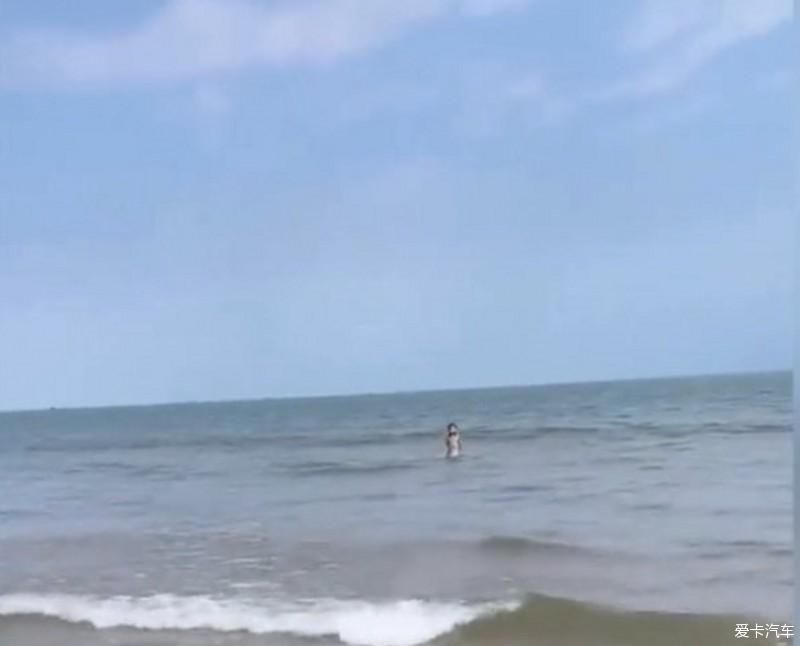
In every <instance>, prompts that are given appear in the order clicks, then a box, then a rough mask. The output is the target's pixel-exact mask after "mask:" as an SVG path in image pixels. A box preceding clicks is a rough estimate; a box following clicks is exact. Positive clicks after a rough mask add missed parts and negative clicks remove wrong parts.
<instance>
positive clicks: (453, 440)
mask: <svg viewBox="0 0 800 646" xmlns="http://www.w3.org/2000/svg"><path fill="white" fill-rule="evenodd" d="M444 445H445V446H446V447H447V454H446V457H448V458H457V457H458V456H459V455H461V432H460V431H459V429H458V426H456V425H455V424H454V423H453V422H450V423H449V424H448V425H447V433H446V434H445V436H444Z"/></svg>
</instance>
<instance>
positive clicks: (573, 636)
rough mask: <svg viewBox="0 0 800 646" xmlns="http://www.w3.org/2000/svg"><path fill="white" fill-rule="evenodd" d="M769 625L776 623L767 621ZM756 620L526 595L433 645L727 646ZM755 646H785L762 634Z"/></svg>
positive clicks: (462, 626) (454, 630) (442, 637)
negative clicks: (739, 629) (744, 625)
mask: <svg viewBox="0 0 800 646" xmlns="http://www.w3.org/2000/svg"><path fill="white" fill-rule="evenodd" d="M771 619H772V623H775V622H776V621H778V620H779V619H781V618H777V617H773V618H771ZM754 620H761V623H762V624H764V623H770V622H768V621H764V618H761V617H746V618H743V617H741V616H736V617H733V616H730V617H729V616H725V615H711V614H691V613H674V612H655V611H647V612H644V611H623V610H617V609H613V608H609V607H605V606H599V605H595V604H590V603H584V602H581V601H575V600H570V599H560V598H555V597H547V596H541V595H536V596H531V597H529V598H528V599H527V600H526V601H525V603H523V604H520V605H518V606H517V607H516V608H513V609H506V610H500V611H498V612H495V613H492V614H491V615H484V616H481V617H477V618H475V619H474V620H472V621H471V622H469V623H466V624H463V625H461V626H457V627H456V628H454V629H453V630H452V631H450V632H449V633H447V634H446V635H443V636H441V637H439V638H437V639H435V640H434V642H433V643H434V644H436V645H437V646H490V645H491V646H494V645H496V644H503V646H552V645H554V644H558V645H559V646H607V645H608V644H614V645H615V646H643V645H647V646H675V644H687V645H693V646H694V645H697V646H701V645H702V646H730V644H731V643H733V642H734V641H735V628H736V624H737V623H749V624H750V625H751V626H752V625H753V621H754ZM760 640H761V641H760V643H763V644H773V645H774V644H780V643H786V642H785V641H781V640H780V639H776V638H774V635H770V637H769V638H765V637H764V636H763V634H762V636H761V637H760Z"/></svg>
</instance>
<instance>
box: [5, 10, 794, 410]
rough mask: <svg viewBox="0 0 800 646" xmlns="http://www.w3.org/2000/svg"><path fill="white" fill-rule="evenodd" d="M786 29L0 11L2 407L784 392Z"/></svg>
mask: <svg viewBox="0 0 800 646" xmlns="http://www.w3.org/2000/svg"><path fill="white" fill-rule="evenodd" d="M792 38H793V28H792V5H791V0H757V1H756V0H704V1H703V2H697V1H696V0H640V1H626V0H609V1H608V2H602V3H601V2H582V1H579V0H572V1H570V2H564V1H563V0H291V1H290V0H286V1H281V0H265V1H261V2H259V1H257V0H139V1H138V2H127V3H120V2H108V1H107V0H72V1H71V2H69V3H65V2H56V1H55V0H50V1H42V2H36V3H30V2H27V1H26V0H0V409H20V408H38V407H50V406H89V405H107V404H127V403H155V402H169V401H197V400H224V399H243V398H260V397H283V396H298V395H326V394H347V393H363V392H387V391H388V392H392V391H402V390H424V389H438V388H463V387H483V386H492V385H511V384H536V383H551V382H569V381H590V380H605V379H618V378H638V377H650V376H667V375H683V374H708V373H719V372H740V371H751V370H773V369H788V368H789V367H790V365H791V359H792V286H793V284H792V283H793V281H792V275H793V271H792V263H793V247H794V244H793V241H794V240H795V239H796V238H795V229H794V223H793V220H794V215H795V213H794V211H795V208H796V204H795V201H794V186H795V180H796V172H795V171H796V163H795V156H794V155H795V151H796V144H795V139H794V136H795V133H794V130H793V127H794V124H793V122H792V116H793V113H794V104H793V101H794V94H793V65H794V62H795V61H794V52H793V45H792Z"/></svg>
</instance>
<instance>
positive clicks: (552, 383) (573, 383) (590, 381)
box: [0, 367, 794, 415]
mask: <svg viewBox="0 0 800 646" xmlns="http://www.w3.org/2000/svg"><path fill="white" fill-rule="evenodd" d="M779 373H789V374H793V373H794V369H793V368H792V367H790V368H771V369H763V370H743V371H733V372H710V373H709V372H704V373H690V374H686V373H684V374H669V375H655V376H649V377H621V378H608V379H584V380H577V381H549V382H539V383H527V384H505V385H494V386H466V387H463V388H423V389H419V390H393V391H381V392H360V393H333V394H325V395H284V396H278V397H269V396H266V397H241V398H230V399H202V400H201V399H195V400H181V401H157V402H137V403H130V404H98V405H89V406H80V405H78V406H72V405H68V406H48V407H36V408H16V409H15V408H8V409H6V408H3V409H0V415H9V414H19V413H48V412H54V411H58V412H65V411H84V410H98V409H113V408H158V407H168V406H201V405H207V404H208V405H212V406H213V405H224V404H243V403H249V402H268V401H273V402H274V401H299V400H304V399H311V400H314V399H347V398H357V397H393V396H399V395H421V394H426V393H431V394H432V393H453V392H471V391H476V390H506V389H512V388H547V387H552V386H581V385H591V384H610V383H625V382H632V381H666V380H671V379H702V378H704V377H739V376H741V377H744V376H748V375H767V374H779Z"/></svg>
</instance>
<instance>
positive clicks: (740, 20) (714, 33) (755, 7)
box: [607, 0, 792, 98]
mask: <svg viewBox="0 0 800 646" xmlns="http://www.w3.org/2000/svg"><path fill="white" fill-rule="evenodd" d="M791 17H792V2H791V0H702V1H697V0H649V1H648V2H646V3H644V4H643V5H642V9H641V11H640V12H639V13H637V14H636V15H635V16H634V18H633V20H632V21H631V23H630V25H629V26H628V29H627V31H626V33H625V36H624V38H623V50H624V51H626V52H627V53H629V54H631V55H635V56H637V57H645V59H646V60H647V62H646V67H645V69H644V71H643V72H641V73H639V74H637V75H635V76H633V77H632V78H631V79H628V80H625V81H623V82H621V83H619V84H617V85H615V86H614V87H613V88H611V89H610V90H609V91H608V92H607V94H608V97H609V98H616V97H643V96H649V95H655V94H662V93H666V92H670V91H673V90H676V89H678V88H680V87H682V86H683V85H684V84H685V83H687V82H688V81H689V80H690V79H691V78H692V77H693V76H694V75H695V74H697V73H698V72H699V71H700V70H701V69H702V68H703V67H704V66H705V65H706V64H708V63H709V62H711V61H712V60H713V59H714V58H716V57H717V56H718V55H720V54H721V53H722V52H724V51H725V50H727V49H729V48H731V47H733V46H735V45H738V44H740V43H743V42H745V41H747V40H750V39H753V38H758V37H761V36H764V35H766V34H768V33H770V32H771V31H773V30H774V29H775V28H777V27H779V26H780V25H782V24H783V23H786V22H788V21H790V20H791Z"/></svg>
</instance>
